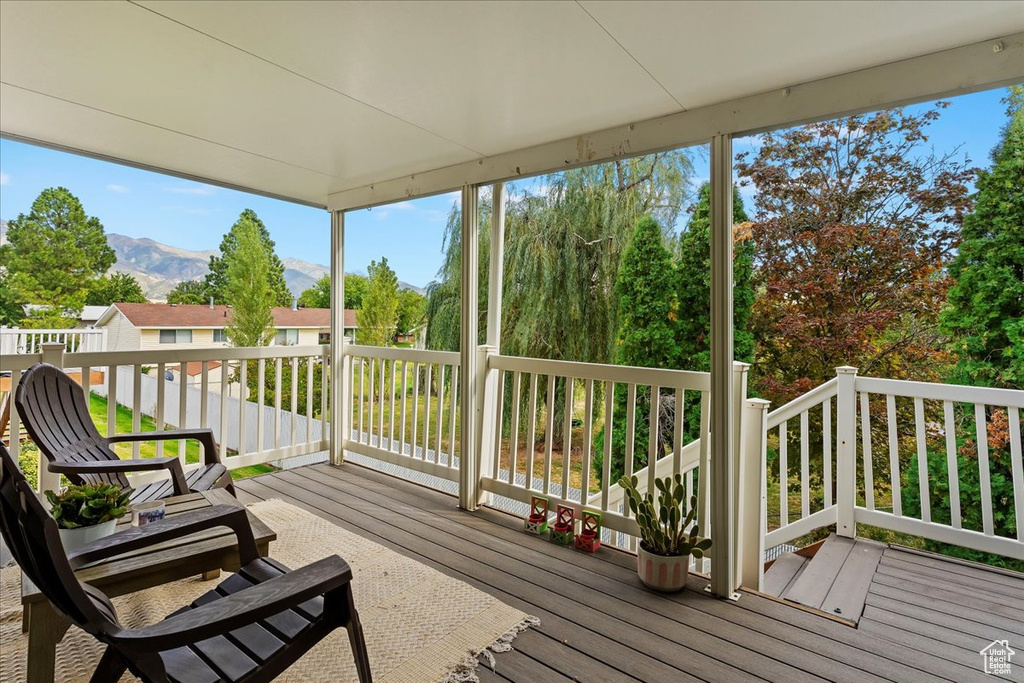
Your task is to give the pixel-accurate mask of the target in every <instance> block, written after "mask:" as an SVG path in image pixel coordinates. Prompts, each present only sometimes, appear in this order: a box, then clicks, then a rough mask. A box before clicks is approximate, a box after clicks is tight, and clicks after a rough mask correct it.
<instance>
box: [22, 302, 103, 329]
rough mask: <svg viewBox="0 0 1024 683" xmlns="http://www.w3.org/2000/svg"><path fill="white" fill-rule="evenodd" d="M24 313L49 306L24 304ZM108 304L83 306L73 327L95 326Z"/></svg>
mask: <svg viewBox="0 0 1024 683" xmlns="http://www.w3.org/2000/svg"><path fill="white" fill-rule="evenodd" d="M24 308H25V315H31V314H32V312H33V311H44V310H46V309H47V308H49V306H43V305H42V304H25V306H24ZM108 308H109V306H84V307H82V312H81V313H80V314H79V315H78V324H77V325H75V328H76V329H78V328H84V327H95V326H96V321H97V320H99V319H100V316H101V315H103V314H104V313H105V312H106V310H107V309H108Z"/></svg>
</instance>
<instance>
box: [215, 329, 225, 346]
mask: <svg viewBox="0 0 1024 683" xmlns="http://www.w3.org/2000/svg"><path fill="white" fill-rule="evenodd" d="M227 340H228V336H227V335H226V334H225V333H224V330H214V331H213V343H214V344H220V343H222V342H226V341H227Z"/></svg>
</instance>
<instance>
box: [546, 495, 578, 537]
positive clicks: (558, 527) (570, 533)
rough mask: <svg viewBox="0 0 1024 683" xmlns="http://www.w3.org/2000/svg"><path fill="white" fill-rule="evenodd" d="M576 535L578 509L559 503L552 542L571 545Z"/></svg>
mask: <svg viewBox="0 0 1024 683" xmlns="http://www.w3.org/2000/svg"><path fill="white" fill-rule="evenodd" d="M575 536H576V509H575V508H573V507H570V506H568V505H559V506H558V514H557V515H556V516H555V526H554V527H553V528H552V529H551V542H552V543H557V544H558V545H566V546H571V545H572V544H573V542H574V540H575Z"/></svg>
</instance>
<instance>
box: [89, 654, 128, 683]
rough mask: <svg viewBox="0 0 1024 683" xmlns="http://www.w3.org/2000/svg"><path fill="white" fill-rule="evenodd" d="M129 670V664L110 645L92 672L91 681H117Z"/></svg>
mask: <svg viewBox="0 0 1024 683" xmlns="http://www.w3.org/2000/svg"><path fill="white" fill-rule="evenodd" d="M127 670H128V665H127V664H125V662H124V660H123V659H121V655H119V654H118V653H117V651H116V650H114V648H112V647H109V646H108V647H107V649H106V650H105V651H104V652H103V657H102V659H100V663H99V665H98V666H97V667H96V671H94V672H93V674H92V678H91V679H90V683H117V682H118V681H119V680H121V676H123V675H124V672H125V671H127Z"/></svg>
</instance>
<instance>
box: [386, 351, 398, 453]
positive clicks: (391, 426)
mask: <svg viewBox="0 0 1024 683" xmlns="http://www.w3.org/2000/svg"><path fill="white" fill-rule="evenodd" d="M397 368H398V361H397V360H393V361H391V389H390V391H388V394H389V396H388V399H389V400H390V402H391V411H390V412H389V414H388V450H389V451H391V452H392V453H394V451H395V389H396V387H397V386H398V385H397V384H396V382H395V379H396V377H397V374H396V372H395V371H396V369H397Z"/></svg>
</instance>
